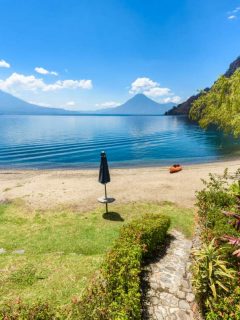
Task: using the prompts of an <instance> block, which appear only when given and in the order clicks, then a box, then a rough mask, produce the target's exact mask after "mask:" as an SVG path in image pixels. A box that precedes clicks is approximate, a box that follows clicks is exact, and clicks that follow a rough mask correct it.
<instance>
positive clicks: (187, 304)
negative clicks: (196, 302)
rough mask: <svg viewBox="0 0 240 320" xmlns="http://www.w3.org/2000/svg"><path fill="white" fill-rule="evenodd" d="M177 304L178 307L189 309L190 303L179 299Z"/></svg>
mask: <svg viewBox="0 0 240 320" xmlns="http://www.w3.org/2000/svg"><path fill="white" fill-rule="evenodd" d="M178 305H179V308H180V309H190V305H189V303H188V302H187V301H186V300H180V301H179V304H178Z"/></svg>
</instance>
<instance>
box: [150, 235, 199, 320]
mask: <svg viewBox="0 0 240 320" xmlns="http://www.w3.org/2000/svg"><path fill="white" fill-rule="evenodd" d="M171 238H172V239H171V241H170V244H169V247H168V248H167V251H166V254H165V255H164V256H163V257H159V258H158V259H157V260H156V261H155V262H153V263H151V264H149V265H148V266H147V267H146V268H145V270H146V276H145V281H147V282H148V289H147V292H145V298H146V301H145V306H146V310H145V319H151V320H192V319H194V320H196V319H199V316H198V315H197V313H196V309H197V304H196V303H195V297H194V294H193V292H192V287H191V273H190V270H189V269H190V266H191V261H190V252H191V248H192V241H190V240H188V239H186V238H185V237H184V235H183V234H182V233H180V232H178V231H176V230H174V231H173V232H172V233H171Z"/></svg>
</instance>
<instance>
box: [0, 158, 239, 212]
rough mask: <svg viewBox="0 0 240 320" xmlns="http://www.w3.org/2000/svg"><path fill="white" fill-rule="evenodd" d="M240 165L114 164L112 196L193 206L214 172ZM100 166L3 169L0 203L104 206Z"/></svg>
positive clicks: (82, 208) (120, 199)
mask: <svg viewBox="0 0 240 320" xmlns="http://www.w3.org/2000/svg"><path fill="white" fill-rule="evenodd" d="M239 167H240V159H239V160H225V161H218V162H211V163H204V164H191V165H183V170H182V171H181V172H179V173H176V174H169V171H168V168H169V166H156V167H134V168H132V167H131V168H111V166H110V174H111V182H110V183H109V184H108V185H107V189H108V194H109V196H112V197H114V198H116V205H117V204H118V203H128V202H162V201H170V202H174V203H176V204H177V205H179V206H182V207H191V208H192V207H194V203H195V192H196V191H197V190H200V189H201V188H202V187H203V184H202V181H201V179H207V178H208V174H209V173H210V172H212V173H215V174H222V173H223V171H224V169H225V168H229V171H230V172H231V173H233V172H235V171H236V170H237V169H238V168H239ZM103 191H104V190H103V186H102V185H101V184H100V183H98V168H97V169H48V170H47V169H44V170H36V169H35V170H32V169H31V170H16V169H11V170H2V169H0V201H3V200H14V199H17V198H20V199H22V200H24V202H25V203H26V204H27V205H28V206H30V207H31V208H33V209H43V210H45V209H49V208H57V207H68V206H70V207H72V208H75V209H76V210H78V211H80V212H81V211H86V210H91V209H93V208H95V207H97V206H101V204H99V203H98V202H97V198H99V197H101V196H102V195H103Z"/></svg>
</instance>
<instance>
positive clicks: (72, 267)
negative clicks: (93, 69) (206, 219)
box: [0, 202, 194, 305]
mask: <svg viewBox="0 0 240 320" xmlns="http://www.w3.org/2000/svg"><path fill="white" fill-rule="evenodd" d="M111 210H112V212H113V213H111V214H109V216H108V217H107V219H106V217H105V218H104V217H103V211H104V209H103V207H99V208H97V209H96V210H94V211H92V212H87V213H81V212H77V211H74V210H70V209H66V208H65V209H59V210H55V211H32V210H30V209H29V208H27V207H25V206H24V205H23V204H22V203H15V204H14V203H13V204H4V205H3V204H1V205H0V248H4V249H5V250H7V252H6V253H4V254H0V297H1V298H0V299H1V302H2V303H5V302H6V301H9V300H13V299H17V298H18V297H20V298H21V300H23V301H26V302H30V303H31V302H33V301H36V300H44V301H46V300H47V301H49V302H52V303H54V304H57V305H63V304H66V303H68V302H69V301H70V300H71V298H72V297H74V296H79V295H81V292H82V290H83V289H84V287H85V286H86V284H87V283H88V280H89V278H90V277H91V275H92V274H93V273H94V271H95V270H96V269H98V267H99V265H100V264H101V262H102V259H103V257H104V254H105V253H106V251H107V250H108V249H109V248H110V247H111V246H112V244H113V241H114V239H115V238H116V237H117V236H118V232H119V228H120V227H121V226H122V225H123V224H124V223H126V222H128V221H130V220H131V219H132V218H134V217H139V216H141V215H142V214H145V213H164V214H165V215H167V216H169V217H170V218H171V220H172V228H177V229H179V230H180V231H182V232H183V233H185V235H186V236H188V237H189V236H191V234H192V231H193V221H194V214H193V211H192V210H190V209H183V208H179V207H176V206H174V205H173V204H171V203H167V202H166V203H154V204H152V203H151V204H150V203H130V204H126V205H112V206H111ZM121 220H123V221H121ZM20 249H23V250H25V253H24V254H17V253H14V252H13V251H14V250H20Z"/></svg>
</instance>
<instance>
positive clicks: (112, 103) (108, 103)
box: [95, 101, 120, 108]
mask: <svg viewBox="0 0 240 320" xmlns="http://www.w3.org/2000/svg"><path fill="white" fill-rule="evenodd" d="M118 105H120V102H116V101H106V102H102V103H97V104H95V106H96V107H101V108H111V107H116V106H118Z"/></svg>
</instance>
